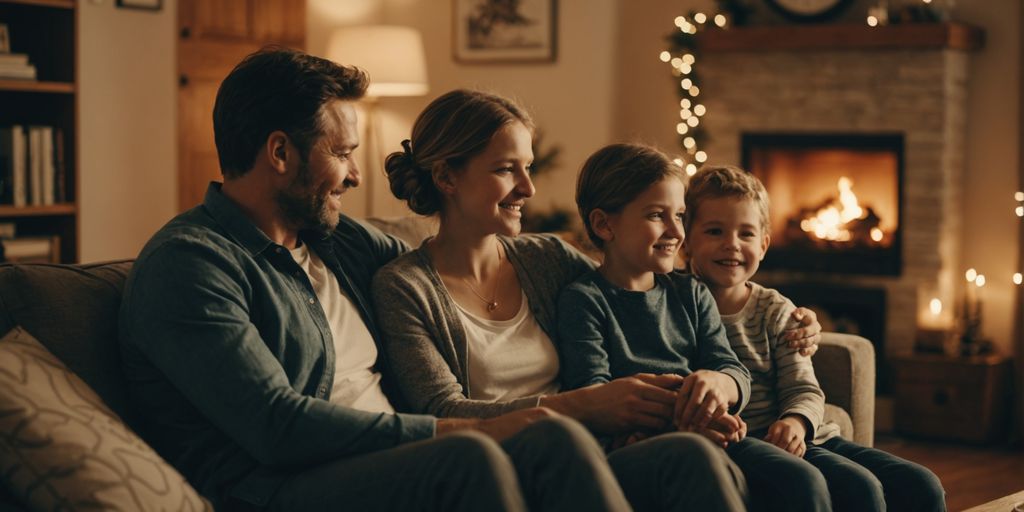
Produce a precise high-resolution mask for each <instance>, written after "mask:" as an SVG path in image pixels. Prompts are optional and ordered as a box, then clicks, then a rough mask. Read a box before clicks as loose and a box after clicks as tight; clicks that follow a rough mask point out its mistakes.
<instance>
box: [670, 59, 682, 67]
mask: <svg viewBox="0 0 1024 512" xmlns="http://www.w3.org/2000/svg"><path fill="white" fill-rule="evenodd" d="M670 62H671V63H672V67H674V68H678V67H679V66H682V65H683V59H680V58H679V57H676V58H674V59H672V60H671V61H670Z"/></svg>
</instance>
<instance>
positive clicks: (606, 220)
mask: <svg viewBox="0 0 1024 512" xmlns="http://www.w3.org/2000/svg"><path fill="white" fill-rule="evenodd" d="M587 217H589V218H590V229H591V230H592V231H593V232H594V234H595V235H597V237H598V238H600V239H601V240H604V241H605V242H611V241H612V240H614V239H615V231H614V230H613V229H612V226H611V222H610V221H611V216H610V215H608V213H607V212H605V211H604V210H602V209H600V208H594V209H593V210H590V215H588V216H587Z"/></svg>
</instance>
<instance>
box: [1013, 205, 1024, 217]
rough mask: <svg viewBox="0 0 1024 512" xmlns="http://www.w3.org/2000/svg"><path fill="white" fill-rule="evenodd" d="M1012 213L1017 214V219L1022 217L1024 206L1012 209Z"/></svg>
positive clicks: (1023, 215)
mask: <svg viewBox="0 0 1024 512" xmlns="http://www.w3.org/2000/svg"><path fill="white" fill-rule="evenodd" d="M1014 211H1015V212H1016V213H1017V216H1018V217H1024V206H1018V207H1016V208H1014Z"/></svg>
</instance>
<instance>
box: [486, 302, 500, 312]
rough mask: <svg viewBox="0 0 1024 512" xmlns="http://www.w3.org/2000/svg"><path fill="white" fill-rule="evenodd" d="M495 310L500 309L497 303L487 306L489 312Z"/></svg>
mask: <svg viewBox="0 0 1024 512" xmlns="http://www.w3.org/2000/svg"><path fill="white" fill-rule="evenodd" d="M495 309H498V303H497V302H491V303H489V304H487V311H488V312H490V311H494V310H495Z"/></svg>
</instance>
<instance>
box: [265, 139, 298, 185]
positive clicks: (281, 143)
mask: <svg viewBox="0 0 1024 512" xmlns="http://www.w3.org/2000/svg"><path fill="white" fill-rule="evenodd" d="M263 149H264V151H265V153H266V157H267V161H268V162H270V167H271V168H272V169H274V171H275V172H277V173H278V174H284V173H286V172H288V159H289V158H296V157H297V156H298V154H297V153H296V150H295V146H293V145H292V144H291V140H290V139H288V135H287V134H285V133H284V132H282V131H280V130H277V131H273V132H271V133H270V135H268V136H267V143H266V147H264V148H263Z"/></svg>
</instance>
